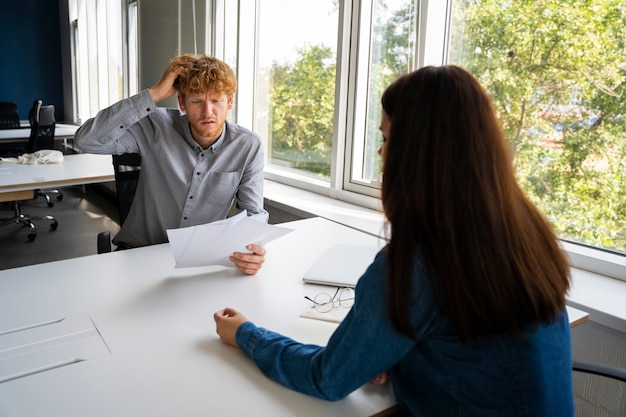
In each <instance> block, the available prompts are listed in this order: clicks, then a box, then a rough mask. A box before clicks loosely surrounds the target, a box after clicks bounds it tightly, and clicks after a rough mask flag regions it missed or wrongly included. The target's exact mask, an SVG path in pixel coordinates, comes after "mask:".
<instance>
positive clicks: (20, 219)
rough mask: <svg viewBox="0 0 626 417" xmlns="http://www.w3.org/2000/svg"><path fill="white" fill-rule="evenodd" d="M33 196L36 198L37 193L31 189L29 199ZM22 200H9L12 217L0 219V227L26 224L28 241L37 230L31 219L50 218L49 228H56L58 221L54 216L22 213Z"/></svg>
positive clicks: (35, 234)
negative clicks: (11, 206) (11, 207)
mask: <svg viewBox="0 0 626 417" xmlns="http://www.w3.org/2000/svg"><path fill="white" fill-rule="evenodd" d="M20 197H21V196H20ZM35 198H37V194H36V191H35V190H33V191H32V197H31V199H33V200H34V199H35ZM24 200H26V199H25V198H22V199H21V200H16V201H12V202H11V204H12V205H13V217H10V218H5V219H0V227H3V226H7V225H9V224H13V223H15V224H21V225H23V226H26V227H28V229H29V232H28V240H29V241H33V240H35V238H36V237H37V230H36V229H35V225H34V224H33V220H50V221H51V222H52V223H50V229H51V230H56V228H57V227H58V226H59V223H58V222H57V220H56V219H55V218H54V217H52V216H29V215H28V214H24V213H22V209H21V206H20V201H24Z"/></svg>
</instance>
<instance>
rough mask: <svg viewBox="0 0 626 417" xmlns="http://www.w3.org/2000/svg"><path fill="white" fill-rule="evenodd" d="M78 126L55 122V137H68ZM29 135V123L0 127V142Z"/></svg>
mask: <svg viewBox="0 0 626 417" xmlns="http://www.w3.org/2000/svg"><path fill="white" fill-rule="evenodd" d="M79 127H80V126H77V125H69V124H64V123H57V124H56V125H55V128H54V138H55V139H70V138H73V137H74V134H75V133H76V131H77V130H78V128H79ZM29 137H30V125H22V127H21V128H20V129H0V142H2V141H7V142H10V141H22V140H24V141H25V140H28V138H29Z"/></svg>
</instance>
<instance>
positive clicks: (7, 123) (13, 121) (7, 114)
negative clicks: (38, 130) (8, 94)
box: [0, 101, 20, 129]
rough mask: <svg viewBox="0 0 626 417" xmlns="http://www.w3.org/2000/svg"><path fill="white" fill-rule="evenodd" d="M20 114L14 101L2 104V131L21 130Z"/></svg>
mask: <svg viewBox="0 0 626 417" xmlns="http://www.w3.org/2000/svg"><path fill="white" fill-rule="evenodd" d="M19 128H20V113H19V111H18V109H17V103H14V102H12V101H1V102H0V129H19Z"/></svg>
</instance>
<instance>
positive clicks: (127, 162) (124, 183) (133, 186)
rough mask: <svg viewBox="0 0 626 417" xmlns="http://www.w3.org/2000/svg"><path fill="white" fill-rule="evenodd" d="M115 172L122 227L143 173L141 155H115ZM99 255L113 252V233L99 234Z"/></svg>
mask: <svg viewBox="0 0 626 417" xmlns="http://www.w3.org/2000/svg"><path fill="white" fill-rule="evenodd" d="M112 161H113V171H114V172H115V188H116V199H117V210H118V215H119V224H120V226H122V225H123V224H124V222H125V221H126V217H128V213H129V211H130V206H131V205H132V204H133V199H134V198H135V191H136V190H137V184H138V182H139V174H140V173H141V155H139V154H137V153H125V154H122V155H113V158H112ZM97 244H98V253H106V252H111V232H109V231H105V232H100V233H98V242H97Z"/></svg>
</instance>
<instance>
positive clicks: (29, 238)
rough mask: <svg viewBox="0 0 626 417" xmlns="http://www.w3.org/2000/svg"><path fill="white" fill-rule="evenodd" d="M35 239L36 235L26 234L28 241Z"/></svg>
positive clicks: (32, 233)
mask: <svg viewBox="0 0 626 417" xmlns="http://www.w3.org/2000/svg"><path fill="white" fill-rule="evenodd" d="M36 237H37V233H36V232H34V231H32V232H30V233H29V234H28V241H29V242H32V241H33V240H35V238H36Z"/></svg>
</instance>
